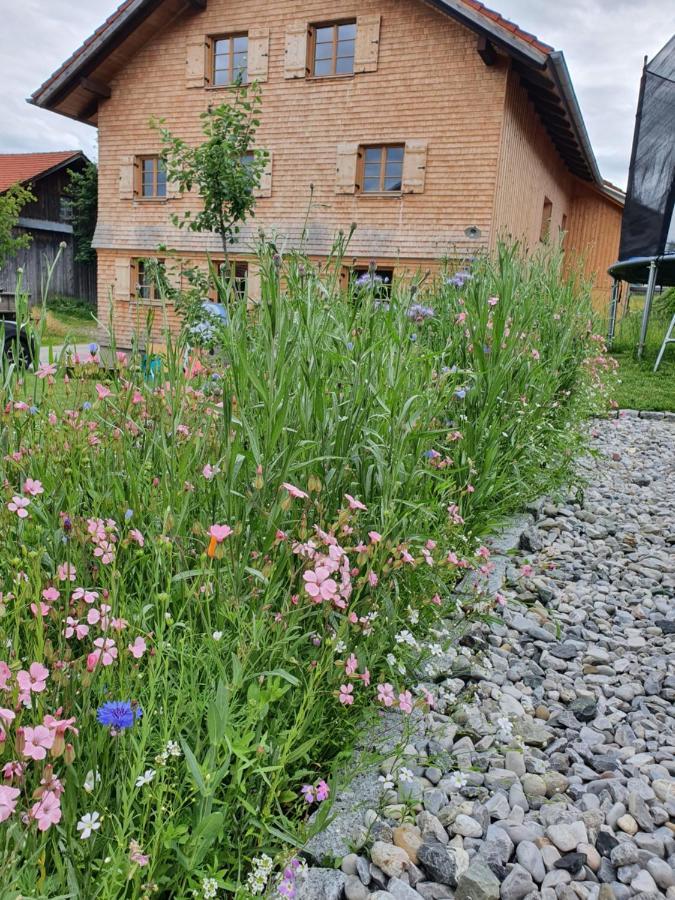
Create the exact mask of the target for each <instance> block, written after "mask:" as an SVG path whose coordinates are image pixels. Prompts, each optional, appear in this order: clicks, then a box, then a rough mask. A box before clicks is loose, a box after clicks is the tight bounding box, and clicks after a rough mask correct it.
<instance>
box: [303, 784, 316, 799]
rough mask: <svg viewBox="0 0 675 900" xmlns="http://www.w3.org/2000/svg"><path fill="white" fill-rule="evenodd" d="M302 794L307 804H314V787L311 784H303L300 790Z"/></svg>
mask: <svg viewBox="0 0 675 900" xmlns="http://www.w3.org/2000/svg"><path fill="white" fill-rule="evenodd" d="M300 793H301V794H302V797H303V799H304V801H305V803H314V786H313V785H311V784H303V786H302V787H301V788H300Z"/></svg>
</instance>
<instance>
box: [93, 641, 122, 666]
mask: <svg viewBox="0 0 675 900" xmlns="http://www.w3.org/2000/svg"><path fill="white" fill-rule="evenodd" d="M94 646H95V647H96V649H95V650H92V652H91V653H90V654H89V656H87V671H88V672H93V670H94V669H95V668H96V666H97V665H98V663H99V662H100V663H101V665H102V666H111V665H112V664H113V663H114V661H115V660H116V659H117V647H116V646H115V642H114V641H113V639H112V638H102V637H101V638H96V640H95V641H94Z"/></svg>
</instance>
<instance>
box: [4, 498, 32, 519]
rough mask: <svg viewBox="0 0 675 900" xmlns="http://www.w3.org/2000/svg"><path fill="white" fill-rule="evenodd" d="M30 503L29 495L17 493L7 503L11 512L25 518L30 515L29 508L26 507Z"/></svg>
mask: <svg viewBox="0 0 675 900" xmlns="http://www.w3.org/2000/svg"><path fill="white" fill-rule="evenodd" d="M29 504H30V500H29V499H28V498H27V497H19V496H18V495H17V494H15V495H14V496H13V497H12V499H11V500H10V501H9V503H8V504H7V509H8V510H9V511H10V512H13V513H16V514H17V516H18V517H19V518H20V519H25V518H26V517H27V516H28V510H27V509H26V507H27V506H28V505H29Z"/></svg>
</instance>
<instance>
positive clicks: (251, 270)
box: [246, 263, 261, 308]
mask: <svg viewBox="0 0 675 900" xmlns="http://www.w3.org/2000/svg"><path fill="white" fill-rule="evenodd" d="M246 289H247V293H248V304H247V306H248V307H249V308H250V307H251V306H255V305H256V304H257V303H260V300H261V296H260V294H261V289H260V268H259V267H258V266H257V265H251V263H249V265H248V273H247V275H246Z"/></svg>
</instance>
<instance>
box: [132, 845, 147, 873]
mask: <svg viewBox="0 0 675 900" xmlns="http://www.w3.org/2000/svg"><path fill="white" fill-rule="evenodd" d="M129 859H130V860H131V862H133V863H136V865H137V866H141V867H143V866H147V864H148V863H149V862H150V857H149V856H147V854H145V853H141V847H140V844H139V843H138V841H129Z"/></svg>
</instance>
